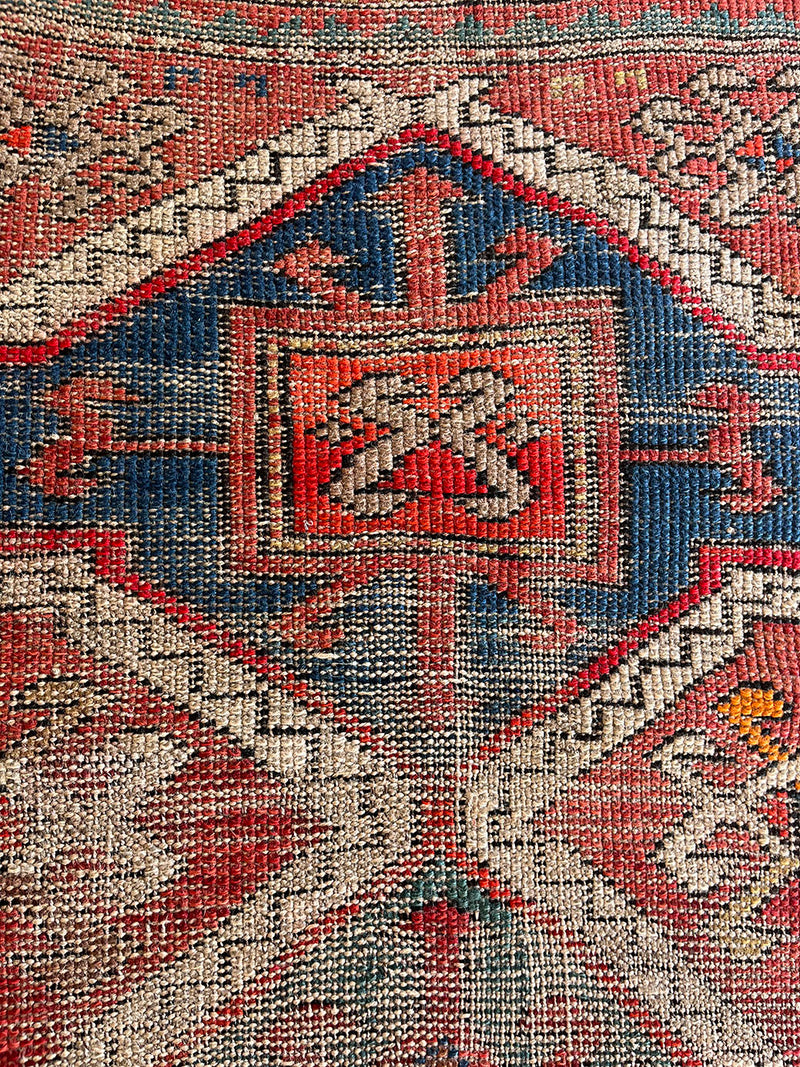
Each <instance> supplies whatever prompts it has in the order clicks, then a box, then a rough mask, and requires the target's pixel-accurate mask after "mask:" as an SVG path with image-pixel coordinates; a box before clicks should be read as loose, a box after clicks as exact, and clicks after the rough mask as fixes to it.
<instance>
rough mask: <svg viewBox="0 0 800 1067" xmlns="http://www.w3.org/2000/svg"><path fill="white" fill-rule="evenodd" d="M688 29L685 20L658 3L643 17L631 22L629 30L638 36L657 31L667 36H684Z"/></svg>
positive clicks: (656, 32)
mask: <svg viewBox="0 0 800 1067" xmlns="http://www.w3.org/2000/svg"><path fill="white" fill-rule="evenodd" d="M686 30H687V27H686V24H685V23H684V22H681V21H680V19H676V18H675V16H674V15H672V14H671V13H670V12H669V11H665V10H664V8H663V7H661V6H659V5H658V4H654V5H653V6H652V7H651V8H649V10H647V11H646V12H645V13H644V15H642V17H641V18H639V19H637V20H636V21H635V22H633V23H631V25H630V26H629V27H628V32H629V33H635V34H636V35H637V36H638V34H640V33H641V34H652V33H655V34H659V35H663V36H666V37H684V36H685V35H686Z"/></svg>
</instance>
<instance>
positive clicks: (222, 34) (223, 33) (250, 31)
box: [200, 11, 264, 44]
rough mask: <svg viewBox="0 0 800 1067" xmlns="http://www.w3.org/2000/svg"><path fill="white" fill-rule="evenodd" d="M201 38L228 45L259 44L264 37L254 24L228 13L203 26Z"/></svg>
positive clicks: (231, 12)
mask: <svg viewBox="0 0 800 1067" xmlns="http://www.w3.org/2000/svg"><path fill="white" fill-rule="evenodd" d="M200 36H202V37H204V38H205V39H206V40H210V41H222V42H225V43H226V44H228V43H233V44H258V43H263V41H264V37H263V36H262V34H260V33H259V32H258V30H257V29H256V28H255V26H253V25H252V23H250V22H247V20H246V19H243V18H242V17H241V15H237V14H236V12H235V11H226V12H225V14H224V15H220V16H219V18H216V19H214V21H213V22H209V23H207V24H206V25H205V26H203V28H202V30H201V33H200Z"/></svg>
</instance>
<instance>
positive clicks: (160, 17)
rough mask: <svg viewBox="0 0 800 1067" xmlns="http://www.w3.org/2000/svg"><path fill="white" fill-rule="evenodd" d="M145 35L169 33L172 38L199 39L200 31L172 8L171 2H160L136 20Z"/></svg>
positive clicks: (167, 0)
mask: <svg viewBox="0 0 800 1067" xmlns="http://www.w3.org/2000/svg"><path fill="white" fill-rule="evenodd" d="M136 21H137V23H138V25H139V28H140V29H141V30H142V31H143V32H144V33H167V34H169V35H170V36H172V37H197V36H198V29H197V27H196V26H194V25H192V23H191V22H189V20H188V19H185V18H184V17H183V15H181V14H180V12H178V11H176V10H175V9H174V8H173V7H171V6H170V3H169V0H159V2H158V3H157V4H156V5H155V7H150V8H148V9H147V11H143V12H142V14H141V15H140V16H139V18H138V19H137V20H136Z"/></svg>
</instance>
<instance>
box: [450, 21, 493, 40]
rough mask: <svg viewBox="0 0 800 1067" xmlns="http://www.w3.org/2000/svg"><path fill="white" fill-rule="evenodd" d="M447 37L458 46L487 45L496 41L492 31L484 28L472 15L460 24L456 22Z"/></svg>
mask: <svg viewBox="0 0 800 1067" xmlns="http://www.w3.org/2000/svg"><path fill="white" fill-rule="evenodd" d="M448 36H450V37H452V38H453V39H454V40H455V41H457V42H458V43H459V44H460V45H467V46H469V45H487V44H493V43H494V42H495V41H496V40H497V34H496V33H495V32H494V30H492V29H490V28H489V27H487V26H485V25H484V24H483V23H482V22H481V20H480V19H476V18H475V16H474V15H467V17H466V18H465V19H464V20H463V21H462V22H457V23H456V24H455V26H454V27H453V29H452V30H451V31H450V33H449V34H448Z"/></svg>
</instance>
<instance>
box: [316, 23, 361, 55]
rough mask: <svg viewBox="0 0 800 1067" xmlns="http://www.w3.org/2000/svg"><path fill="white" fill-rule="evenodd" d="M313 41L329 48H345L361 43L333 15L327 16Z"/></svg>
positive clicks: (357, 36) (357, 37) (355, 34)
mask: <svg viewBox="0 0 800 1067" xmlns="http://www.w3.org/2000/svg"><path fill="white" fill-rule="evenodd" d="M313 39H314V41H315V43H316V44H319V45H322V46H323V47H330V48H347V47H352V46H354V45H358V44H361V43H362V40H361V38H360V37H359V35H358V34H357V33H353V31H352V30H351V29H349V28H348V27H347V26H345V25H344V23H343V22H339V21H338V19H336V18H335V16H333V15H328V16H327V18H326V19H325V21H324V23H323V25H322V29H319V30H317V32H316V33H315V34H314V38H313Z"/></svg>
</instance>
